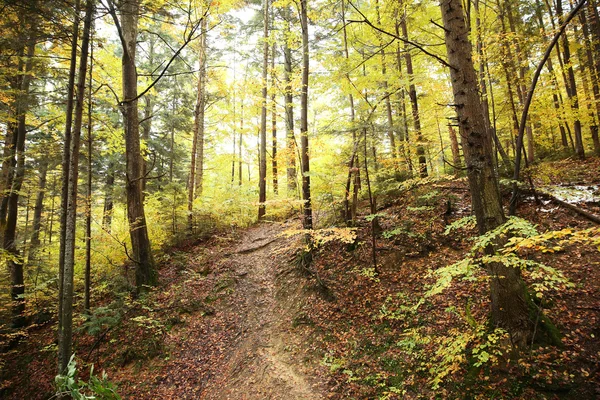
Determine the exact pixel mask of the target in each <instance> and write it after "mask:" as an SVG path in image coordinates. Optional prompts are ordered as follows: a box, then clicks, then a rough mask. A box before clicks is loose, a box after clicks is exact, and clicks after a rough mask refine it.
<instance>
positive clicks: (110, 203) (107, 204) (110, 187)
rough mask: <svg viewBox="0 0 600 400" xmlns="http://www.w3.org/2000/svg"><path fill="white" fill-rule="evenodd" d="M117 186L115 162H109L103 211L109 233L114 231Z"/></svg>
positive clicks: (103, 222) (104, 223)
mask: <svg viewBox="0 0 600 400" xmlns="http://www.w3.org/2000/svg"><path fill="white" fill-rule="evenodd" d="M114 187H115V164H114V162H112V161H111V162H110V163H109V164H108V171H107V172H106V186H105V189H104V210H103V212H102V227H103V228H104V230H105V231H106V232H108V233H109V234H110V233H111V231H112V217H113V207H114V200H113V193H114Z"/></svg>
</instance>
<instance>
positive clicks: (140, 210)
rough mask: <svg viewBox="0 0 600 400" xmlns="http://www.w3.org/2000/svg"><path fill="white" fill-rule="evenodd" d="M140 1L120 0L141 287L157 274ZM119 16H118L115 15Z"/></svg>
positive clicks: (129, 188)
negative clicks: (147, 190) (143, 114)
mask: <svg viewBox="0 0 600 400" xmlns="http://www.w3.org/2000/svg"><path fill="white" fill-rule="evenodd" d="M139 11H140V3H139V0H123V1H122V2H121V27H122V35H123V43H122V45H123V56H122V58H121V65H122V68H123V101H122V106H121V111H122V113H123V117H124V120H125V160H126V193H127V220H128V221H129V236H130V238H131V250H132V254H130V255H129V256H130V257H131V258H132V261H133V262H134V263H135V266H136V268H135V284H136V286H137V288H138V290H143V288H144V286H147V285H150V286H151V285H155V284H156V282H157V273H156V269H155V266H154V257H153V256H152V248H151V245H150V238H149V237H148V226H147V225H146V214H145V212H144V198H143V193H142V180H143V175H142V174H143V168H142V161H143V159H142V155H141V151H140V131H139V117H138V101H137V95H138V91H137V71H136V65H135V55H136V44H137V36H138V15H139ZM113 18H115V19H116V15H114V16H113Z"/></svg>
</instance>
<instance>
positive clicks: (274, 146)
mask: <svg viewBox="0 0 600 400" xmlns="http://www.w3.org/2000/svg"><path fill="white" fill-rule="evenodd" d="M271 49H272V50H271V53H272V54H271V91H272V92H271V134H272V150H271V169H272V172H273V193H275V195H277V193H278V191H279V183H278V182H277V104H276V103H275V94H276V93H275V92H276V91H277V86H276V84H275V82H276V81H277V75H276V72H275V51H276V50H275V43H273V46H272V47H271Z"/></svg>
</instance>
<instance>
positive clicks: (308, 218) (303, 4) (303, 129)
mask: <svg viewBox="0 0 600 400" xmlns="http://www.w3.org/2000/svg"><path fill="white" fill-rule="evenodd" d="M307 2H308V0H300V25H301V28H302V91H301V94H300V159H301V163H302V200H303V201H304V220H303V222H302V225H303V227H304V229H312V228H313V219H312V204H311V197H310V165H309V162H310V158H309V149H308V77H309V54H308V50H309V47H308V15H307V13H308V9H307V8H308V5H307Z"/></svg>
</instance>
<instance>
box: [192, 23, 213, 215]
mask: <svg viewBox="0 0 600 400" xmlns="http://www.w3.org/2000/svg"><path fill="white" fill-rule="evenodd" d="M207 28H208V18H207V17H206V16H205V17H204V18H203V19H202V22H201V30H202V32H201V33H202V36H201V37H200V52H199V55H198V56H199V59H200V60H199V61H200V71H198V97H197V99H196V108H195V109H194V139H195V140H196V148H195V149H192V150H193V153H192V157H195V161H193V164H194V168H195V172H194V180H193V182H194V184H195V185H196V188H195V192H193V193H192V194H193V198H196V197H199V196H201V195H202V189H203V181H204V133H205V132H204V130H205V129H204V128H205V126H204V114H205V112H206V56H207V53H206V52H207V47H206V34H207V32H208V29H207ZM192 147H193V146H192ZM194 150H195V151H194ZM190 175H191V174H190ZM192 190H194V189H192ZM189 206H190V203H189V202H188V207H189Z"/></svg>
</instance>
